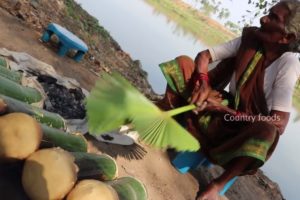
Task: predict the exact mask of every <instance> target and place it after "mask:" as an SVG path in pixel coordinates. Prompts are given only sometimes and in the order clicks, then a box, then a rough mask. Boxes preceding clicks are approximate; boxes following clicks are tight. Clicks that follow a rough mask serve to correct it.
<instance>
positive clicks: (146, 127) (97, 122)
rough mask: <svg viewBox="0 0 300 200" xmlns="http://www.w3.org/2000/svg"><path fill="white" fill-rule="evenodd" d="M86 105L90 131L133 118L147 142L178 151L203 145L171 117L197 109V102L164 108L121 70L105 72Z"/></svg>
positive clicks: (195, 148)
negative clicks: (167, 109)
mask: <svg viewBox="0 0 300 200" xmlns="http://www.w3.org/2000/svg"><path fill="white" fill-rule="evenodd" d="M86 108H87V116H88V126H89V130H90V132H91V133H100V134H101V133H105V132H107V131H111V130H114V129H116V128H118V127H119V126H121V125H122V124H124V123H125V122H126V121H128V120H130V121H131V123H132V125H133V127H134V128H135V129H136V130H137V131H138V133H139V134H140V138H141V139H142V140H143V141H144V142H145V143H146V144H149V145H151V146H154V147H157V148H163V149H164V148H167V147H172V148H175V149H176V150H178V151H197V150H198V149H199V148H200V145H199V142H198V141H197V140H196V139H195V138H194V137H193V136H192V135H191V134H190V133H189V132H187V131H186V130H185V129H184V128H183V127H181V126H180V125H179V124H178V123H177V122H176V121H175V120H174V119H173V118H172V116H173V115H176V114H179V113H182V112H185V111H187V110H192V109H194V108H195V106H194V105H189V106H185V107H182V108H177V109H174V110H172V111H168V112H164V111H161V110H160V109H159V108H158V107H157V106H156V105H154V104H153V103H152V102H151V101H149V100H148V99H147V98H146V97H145V96H143V95H142V94H141V93H140V92H139V91H138V90H137V89H135V88H134V87H133V86H132V85H131V84H130V83H129V82H128V81H127V80H125V79H124V78H123V77H122V76H121V75H119V74H116V73H114V74H112V75H108V74H106V73H105V74H103V76H102V78H101V79H100V80H99V81H98V82H97V84H96V86H95V88H94V89H93V90H92V92H91V95H90V96H89V97H88V99H87V106H86Z"/></svg>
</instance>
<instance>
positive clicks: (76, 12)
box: [64, 0, 110, 39]
mask: <svg viewBox="0 0 300 200" xmlns="http://www.w3.org/2000/svg"><path fill="white" fill-rule="evenodd" d="M64 2H65V5H66V12H67V15H68V16H69V17H71V18H72V19H73V20H74V21H76V22H77V23H80V24H82V26H83V29H84V31H86V32H87V33H88V34H89V35H91V36H92V35H94V34H100V35H101V36H103V37H104V38H105V39H109V38H110V35H109V33H108V32H107V31H106V30H105V29H104V28H103V27H102V26H100V24H99V21H98V20H97V19H96V18H95V17H92V16H90V15H89V14H88V13H87V12H86V11H85V10H84V9H82V8H81V6H80V5H79V4H77V3H76V2H75V1H74V0H64Z"/></svg>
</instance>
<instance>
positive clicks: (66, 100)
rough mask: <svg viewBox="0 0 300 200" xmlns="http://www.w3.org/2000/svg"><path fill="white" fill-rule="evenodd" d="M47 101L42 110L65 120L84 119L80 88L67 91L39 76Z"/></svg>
mask: <svg viewBox="0 0 300 200" xmlns="http://www.w3.org/2000/svg"><path fill="white" fill-rule="evenodd" d="M38 81H39V82H40V83H41V85H42V86H43V88H44V90H45V92H46V94H47V96H48V97H47V99H46V101H45V105H44V109H45V110H48V111H50V112H55V113H58V114H60V115H61V116H62V117H63V118H65V119H83V118H84V117H85V108H84V99H85V95H84V94H83V92H82V90H81V89H80V88H74V89H73V88H71V89H68V88H66V87H65V86H62V85H59V84H57V80H56V79H55V78H53V77H50V76H47V75H39V76H38Z"/></svg>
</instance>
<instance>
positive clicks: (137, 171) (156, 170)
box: [0, 8, 198, 200]
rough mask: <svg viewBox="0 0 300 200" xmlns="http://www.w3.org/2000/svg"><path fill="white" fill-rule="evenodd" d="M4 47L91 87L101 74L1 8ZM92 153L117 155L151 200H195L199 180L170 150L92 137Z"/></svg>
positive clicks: (0, 41) (126, 172) (0, 34)
mask: <svg viewBox="0 0 300 200" xmlns="http://www.w3.org/2000/svg"><path fill="white" fill-rule="evenodd" d="M0 27H1V31H0V48H7V49H9V50H13V51H19V52H27V53H28V54H30V55H32V56H33V57H35V58H37V59H39V60H41V61H43V62H46V63H48V64H50V65H52V66H53V67H54V68H55V69H56V70H57V72H58V73H59V74H61V75H64V76H67V77H71V78H74V79H77V80H78V81H79V83H80V84H81V86H82V87H84V88H86V89H87V90H90V89H91V87H92V86H93V84H94V82H95V80H96V79H97V76H96V75H95V74H94V73H93V72H91V71H90V70H89V69H88V68H87V67H85V66H83V65H81V64H80V63H76V62H74V61H73V60H72V59H70V58H68V57H63V58H61V57H58V56H57V54H56V52H55V51H54V49H53V48H51V47H50V46H49V45H46V44H43V43H42V42H41V41H40V39H39V38H40V37H41V35H40V34H38V33H37V32H35V31H33V30H32V29H30V28H28V27H27V26H26V25H25V24H23V23H22V21H20V20H19V19H18V18H16V17H13V16H11V15H9V14H8V13H7V12H6V11H4V10H2V9H1V8H0ZM89 145H90V149H91V151H92V152H103V153H107V154H109V155H111V156H112V157H114V158H116V160H117V163H118V169H119V176H120V177H122V176H134V177H136V178H138V179H140V180H141V181H142V182H143V183H144V184H145V186H146V188H147V191H148V194H149V200H194V199H195V194H196V192H197V191H198V182H197V180H196V178H194V177H193V176H192V175H191V174H185V175H182V174H179V173H178V172H177V171H176V170H175V169H174V168H173V167H172V165H171V164H170V159H169V157H168V155H167V153H165V152H162V151H159V150H153V149H150V148H149V147H145V146H140V145H134V146H127V147H125V146H119V145H112V144H105V143H101V142H98V141H95V140H92V139H89Z"/></svg>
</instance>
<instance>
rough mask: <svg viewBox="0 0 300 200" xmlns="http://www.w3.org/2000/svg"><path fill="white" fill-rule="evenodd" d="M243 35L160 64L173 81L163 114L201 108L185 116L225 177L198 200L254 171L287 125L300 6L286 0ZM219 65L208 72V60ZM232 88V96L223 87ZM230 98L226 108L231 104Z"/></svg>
mask: <svg viewBox="0 0 300 200" xmlns="http://www.w3.org/2000/svg"><path fill="white" fill-rule="evenodd" d="M260 23H261V27H260V28H257V27H248V28H245V29H244V30H243V33H242V36H241V37H239V38H237V39H234V40H232V41H230V42H228V43H225V44H223V45H220V46H217V47H214V48H210V49H208V50H205V51H202V52H200V53H199V54H198V55H197V57H196V59H195V61H193V60H192V59H190V58H189V57H187V56H180V57H177V58H176V59H175V60H174V61H171V62H168V63H163V64H161V65H160V67H161V69H162V71H163V73H164V75H165V77H166V79H167V82H168V86H167V90H166V94H165V97H164V99H163V100H162V101H161V102H159V103H158V105H159V106H160V107H161V108H162V109H166V110H168V109H172V108H175V107H179V106H182V105H186V104H187V103H193V104H196V105H197V107H198V108H197V109H196V111H195V112H191V113H188V114H186V115H185V116H184V117H185V118H184V119H185V122H186V126H187V129H188V130H189V131H190V133H191V134H193V136H194V137H196V138H197V139H198V140H199V142H200V144H201V151H202V153H204V154H205V155H206V156H207V158H208V159H209V160H210V161H211V162H212V163H215V164H218V165H221V166H222V167H223V168H224V169H225V171H224V173H223V174H222V175H221V176H220V177H218V178H216V179H215V180H213V181H212V182H211V183H210V184H209V185H208V186H207V188H206V190H205V191H204V192H203V193H202V194H201V195H200V196H199V197H197V200H203V199H207V200H214V199H217V196H218V192H219V191H220V190H221V189H222V188H223V187H224V185H225V184H226V183H227V182H228V181H229V180H230V179H232V178H233V177H235V176H239V175H245V174H252V173H255V172H256V170H257V169H258V168H259V167H261V166H262V165H263V164H264V163H265V161H266V160H267V159H268V158H269V157H270V156H271V154H272V152H273V151H274V149H275V147H276V145H277V142H278V139H279V137H280V135H281V134H282V133H283V132H284V130H285V127H286V125H287V123H288V120H289V116H290V111H291V106H292V95H293V89H294V87H295V84H296V81H297V80H298V77H299V74H300V64H299V60H298V54H297V53H296V52H299V48H300V47H299V39H300V2H298V1H293V0H285V1H281V2H279V3H278V4H276V5H275V6H274V7H272V8H271V9H270V12H269V14H268V15H266V16H264V17H262V18H261V20H260ZM219 60H221V62H220V63H219V64H218V65H217V66H216V67H215V68H214V69H212V70H210V71H208V64H209V63H210V62H214V61H219ZM228 83H230V86H229V93H227V92H224V91H223V90H224V88H225V87H226V86H227V85H228ZM225 99H226V100H227V102H229V103H228V105H225V103H226V101H224V100H225Z"/></svg>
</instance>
